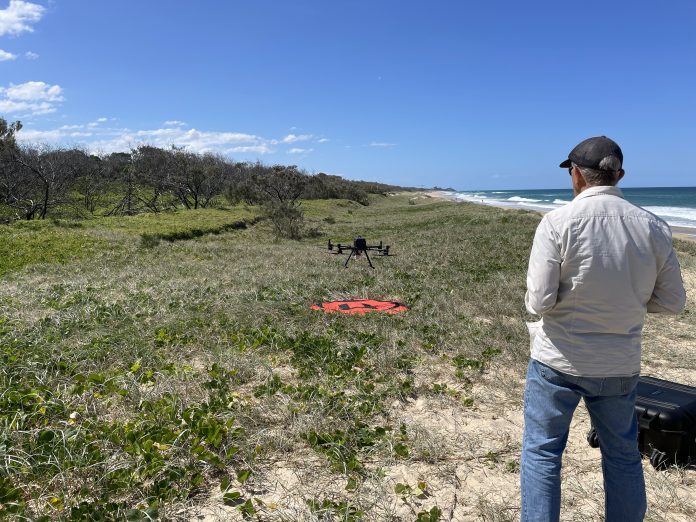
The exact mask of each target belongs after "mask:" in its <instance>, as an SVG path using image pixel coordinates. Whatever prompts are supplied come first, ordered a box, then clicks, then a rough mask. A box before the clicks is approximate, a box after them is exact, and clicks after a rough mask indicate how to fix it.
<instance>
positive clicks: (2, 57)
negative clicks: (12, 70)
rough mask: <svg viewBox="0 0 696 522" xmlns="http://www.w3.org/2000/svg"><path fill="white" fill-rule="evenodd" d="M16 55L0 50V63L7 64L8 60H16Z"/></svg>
mask: <svg viewBox="0 0 696 522" xmlns="http://www.w3.org/2000/svg"><path fill="white" fill-rule="evenodd" d="M16 59H17V55H16V54H12V53H8V52H7V51H3V50H2V49H0V62H9V61H10V60H16Z"/></svg>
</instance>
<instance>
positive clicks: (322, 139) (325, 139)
mask: <svg viewBox="0 0 696 522" xmlns="http://www.w3.org/2000/svg"><path fill="white" fill-rule="evenodd" d="M327 141H331V140H330V139H329V138H321V139H319V143H326V142H327Z"/></svg>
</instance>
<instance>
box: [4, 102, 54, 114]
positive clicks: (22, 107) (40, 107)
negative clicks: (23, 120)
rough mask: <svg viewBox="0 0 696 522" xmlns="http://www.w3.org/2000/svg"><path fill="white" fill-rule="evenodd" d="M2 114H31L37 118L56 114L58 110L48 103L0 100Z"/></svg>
mask: <svg viewBox="0 0 696 522" xmlns="http://www.w3.org/2000/svg"><path fill="white" fill-rule="evenodd" d="M0 112H6V113H14V112H21V113H27V114H31V115H32V116H37V115H40V114H49V113H51V112H56V108H55V107H54V106H53V105H51V104H50V103H48V102H40V103H29V102H24V101H15V100H7V99H6V100H1V99H0Z"/></svg>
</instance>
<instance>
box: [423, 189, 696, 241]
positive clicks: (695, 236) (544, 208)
mask: <svg viewBox="0 0 696 522" xmlns="http://www.w3.org/2000/svg"><path fill="white" fill-rule="evenodd" d="M480 192H482V193H483V194H486V193H487V191H480ZM489 192H490V191H489ZM540 192H541V191H540ZM492 193H493V194H496V193H497V194H501V193H505V194H508V195H509V194H512V193H514V191H493V192H492ZM429 194H430V195H431V196H432V197H436V198H441V199H447V200H449V201H466V202H469V203H475V204H478V205H488V206H493V207H499V208H507V209H515V208H518V209H519V208H525V209H528V210H534V211H536V212H539V213H542V214H544V213H546V212H549V211H550V210H552V209H553V208H554V207H553V206H550V205H548V204H540V203H539V202H538V200H529V199H528V198H520V197H519V196H517V199H515V196H513V197H512V198H511V199H514V201H510V200H508V201H505V200H501V199H495V198H490V197H485V196H483V197H477V193H475V192H470V191H468V192H463V193H462V192H452V191H444V190H435V191H430V192H429ZM571 199H572V198H571V197H567V198H566V199H564V200H560V199H554V200H553V203H554V204H555V206H556V208H557V207H558V206H559V205H562V204H565V203H568V202H569V201H570V200H571ZM520 203H521V204H522V205H521V204H520ZM694 204H696V202H695V203H694ZM651 210H653V211H657V212H659V211H660V210H659V207H658V209H651ZM658 215H660V214H658ZM661 217H663V219H668V218H667V217H666V216H661ZM693 217H696V216H694V214H693V212H692V213H690V214H689V221H691V220H693ZM694 223H695V224H694V225H693V226H684V225H680V224H674V223H670V227H671V228H672V234H673V236H674V237H675V238H678V239H683V240H686V241H696V222H694Z"/></svg>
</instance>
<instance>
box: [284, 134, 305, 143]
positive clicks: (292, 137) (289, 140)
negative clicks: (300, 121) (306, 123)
mask: <svg viewBox="0 0 696 522" xmlns="http://www.w3.org/2000/svg"><path fill="white" fill-rule="evenodd" d="M310 139H312V135H311V134H300V135H297V134H288V135H287V136H285V137H284V138H283V139H282V140H281V141H282V142H283V143H295V142H298V141H307V140H310Z"/></svg>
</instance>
